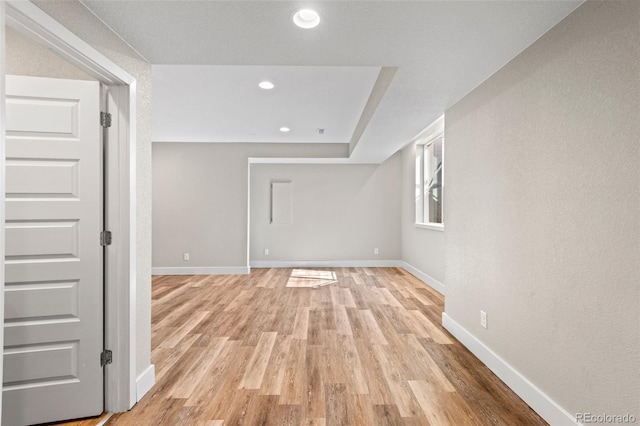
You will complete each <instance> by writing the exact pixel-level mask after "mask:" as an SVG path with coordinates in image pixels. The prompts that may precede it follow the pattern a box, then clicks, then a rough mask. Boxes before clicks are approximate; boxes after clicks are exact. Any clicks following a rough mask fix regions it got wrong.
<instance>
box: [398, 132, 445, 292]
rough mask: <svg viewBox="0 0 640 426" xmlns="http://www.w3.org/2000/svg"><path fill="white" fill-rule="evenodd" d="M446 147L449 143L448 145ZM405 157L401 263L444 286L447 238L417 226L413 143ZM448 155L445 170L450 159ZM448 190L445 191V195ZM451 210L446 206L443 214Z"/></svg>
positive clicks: (403, 154) (414, 148) (440, 232)
mask: <svg viewBox="0 0 640 426" xmlns="http://www.w3.org/2000/svg"><path fill="white" fill-rule="evenodd" d="M445 143H446V142H445ZM401 153H402V154H401V155H402V159H401V161H402V186H401V187H400V188H401V189H400V191H401V193H402V197H401V203H402V216H401V226H400V229H401V232H402V260H403V261H405V262H407V263H408V264H409V265H411V266H413V267H414V268H416V269H418V270H419V271H421V272H423V273H424V274H426V275H428V276H429V277H431V278H433V279H435V280H437V281H439V283H440V284H443V285H444V284H445V282H444V278H445V261H444V236H445V232H446V228H447V225H446V224H445V231H438V230H434V229H425V228H419V227H416V226H415V223H416V200H415V186H416V184H415V181H416V145H415V143H410V144H409V145H407V146H406V147H404V148H403V149H402V151H401ZM447 154H448V152H445V158H444V161H445V168H446V167H447V158H446V155H447ZM446 191H447V189H445V192H446ZM447 209H448V206H447V205H446V204H445V205H444V210H445V214H446V210H447Z"/></svg>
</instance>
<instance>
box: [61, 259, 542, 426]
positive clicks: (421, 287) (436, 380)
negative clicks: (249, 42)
mask: <svg viewBox="0 0 640 426" xmlns="http://www.w3.org/2000/svg"><path fill="white" fill-rule="evenodd" d="M292 274H294V275H296V276H295V277H294V279H293V280H292V279H291V276H292ZM305 277H307V278H305ZM305 279H306V280H308V281H309V282H312V281H313V282H320V281H322V282H327V284H328V285H326V286H323V287H319V288H317V289H312V288H305V287H298V288H292V287H287V285H288V283H294V284H295V283H298V284H300V283H301V282H302V281H301V280H305ZM307 284H308V283H307ZM152 285H153V288H152V296H151V297H152V298H151V303H152V353H151V359H152V362H153V363H154V364H155V367H156V384H155V385H154V386H153V388H152V389H151V390H150V391H149V392H148V393H147V395H145V397H144V398H142V400H141V401H140V402H138V404H136V406H135V407H134V408H133V409H132V410H131V411H129V412H126V413H118V414H117V415H114V416H113V417H111V418H110V419H109V421H108V423H107V424H109V425H124V426H128V425H142V426H146V425H163V426H164V425H180V426H182V425H203V426H223V425H239V424H242V425H247V426H258V425H276V426H283V425H295V426H299V425H324V426H326V425H340V426H342V425H345V426H346V425H353V426H370V425H380V426H383V425H384V426H390V425H393V426H395V425H398V426H429V425H432V426H446V425H456V426H466V425H504V426H511V425H527V426H529V425H531V426H537V425H544V424H545V422H544V421H543V420H542V419H541V418H540V417H539V416H538V415H537V414H536V413H535V412H533V410H531V409H530V408H529V407H528V406H527V405H526V404H525V403H524V402H522V400H520V399H519V398H518V397H517V396H516V395H515V394H514V393H513V392H512V391H511V390H510V389H509V388H508V387H506V385H504V383H502V382H501V381H500V380H499V379H498V378H497V377H496V376H495V375H494V374H493V373H492V372H491V371H490V370H489V369H488V368H487V367H486V366H484V365H483V364H482V363H481V362H480V361H479V360H478V359H477V358H475V357H474V356H473V355H472V354H471V353H470V352H469V351H468V350H467V349H466V348H464V347H463V346H462V345H461V344H460V343H459V342H457V341H456V340H455V339H454V338H453V337H452V336H451V335H450V334H449V333H448V332H447V331H446V330H444V328H442V326H441V324H440V321H441V315H442V309H443V306H444V298H443V297H442V296H441V295H440V294H439V293H437V292H436V291H434V290H432V289H430V288H429V287H427V286H425V284H424V283H422V282H421V281H419V280H418V279H417V278H415V277H414V276H412V275H411V274H408V273H407V272H406V271H404V270H402V269H399V268H335V269H332V268H315V269H307V268H297V269H295V270H294V269H290V268H279V269H275V268H274V269H269V268H266V269H260V268H254V269H252V271H251V273H250V274H247V275H224V276H222V275H221V276H216V275H210V276H206V275H194V276H164V277H154V278H153V281H152ZM87 422H89V423H87ZM90 422H91V420H83V421H76V422H71V423H67V426H71V425H74V426H92V425H95V424H96V423H90Z"/></svg>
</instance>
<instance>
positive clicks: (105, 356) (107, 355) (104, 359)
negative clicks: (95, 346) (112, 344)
mask: <svg viewBox="0 0 640 426" xmlns="http://www.w3.org/2000/svg"><path fill="white" fill-rule="evenodd" d="M112 362H113V352H111V351H110V350H109V349H105V350H103V351H102V353H101V354H100V367H104V366H105V365H107V364H111V363H112Z"/></svg>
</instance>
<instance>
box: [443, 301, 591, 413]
mask: <svg viewBox="0 0 640 426" xmlns="http://www.w3.org/2000/svg"><path fill="white" fill-rule="evenodd" d="M442 326H443V327H444V328H446V329H447V330H448V331H449V332H450V333H451V334H452V335H453V336H454V337H455V338H456V339H458V340H459V341H460V343H462V344H463V345H464V346H465V347H466V348H467V349H469V350H470V351H471V352H472V353H473V354H474V355H475V356H476V357H478V359H479V360H480V361H482V363H483V364H484V365H486V366H487V367H489V369H490V370H491V371H493V372H494V373H495V374H496V376H498V377H499V378H500V380H502V381H503V382H504V383H505V384H506V385H507V386H509V388H511V390H513V391H514V392H515V393H516V394H517V395H518V396H519V397H520V398H522V400H523V401H524V402H526V403H527V404H528V405H529V406H530V407H531V408H533V410H534V411H535V412H537V413H538V414H539V415H540V416H541V417H542V418H543V419H545V420H546V421H547V422H548V423H549V424H551V425H568V424H571V425H579V424H580V423H578V422H577V421H576V419H575V418H574V417H573V416H572V415H571V414H569V413H568V412H567V411H566V410H565V409H563V408H562V407H560V406H559V405H558V404H557V403H556V402H555V401H554V400H552V399H551V398H550V397H549V396H548V395H546V394H545V393H544V392H542V391H541V390H540V389H539V388H538V387H537V386H536V385H534V384H533V383H531V382H530V381H529V379H527V378H526V377H525V376H523V375H522V374H521V373H520V372H519V371H518V370H516V369H515V368H513V367H512V366H511V365H509V363H507V362H506V361H505V360H504V359H502V358H500V356H498V355H497V354H496V353H495V352H493V351H492V350H491V349H490V348H489V347H488V346H486V345H485V344H484V343H482V342H481V341H480V340H479V339H478V338H477V337H475V336H474V335H473V334H471V333H470V332H469V331H468V330H466V329H465V328H464V327H462V326H461V325H460V324H458V323H457V322H456V321H455V320H453V319H452V318H451V317H450V316H449V315H447V313H446V312H445V313H443V314H442Z"/></svg>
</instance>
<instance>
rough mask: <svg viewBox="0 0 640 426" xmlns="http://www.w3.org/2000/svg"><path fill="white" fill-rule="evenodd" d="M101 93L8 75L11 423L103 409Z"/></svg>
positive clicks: (6, 418)
mask: <svg viewBox="0 0 640 426" xmlns="http://www.w3.org/2000/svg"><path fill="white" fill-rule="evenodd" d="M99 93H100V89H99V84H98V83H97V82H87V81H71V80H60V79H45V78H34V77H16V76H7V115H6V117H7V119H6V122H7V146H6V164H7V173H6V203H5V204H6V235H5V242H6V257H5V282H6V286H5V347H4V383H3V410H2V424H3V425H5V426H10V425H26V424H34V423H45V422H53V421H58V420H67V419H73V418H80V417H87V416H93V415H98V414H100V413H102V409H103V371H102V367H101V365H100V353H101V352H102V347H103V335H102V333H103V268H102V261H103V259H102V256H103V250H102V247H101V246H100V231H101V230H102V223H103V219H102V158H101V155H102V154H101V152H102V151H101V143H100V135H101V128H100V121H99V117H100V112H99V100H100V99H99V96H100V95H99Z"/></svg>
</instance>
